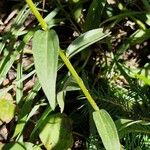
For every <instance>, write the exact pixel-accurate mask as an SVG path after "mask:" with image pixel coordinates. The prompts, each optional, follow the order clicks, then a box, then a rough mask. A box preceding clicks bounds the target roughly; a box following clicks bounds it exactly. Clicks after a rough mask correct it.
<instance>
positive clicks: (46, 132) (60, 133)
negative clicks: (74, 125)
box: [40, 114, 73, 150]
mask: <svg viewBox="0 0 150 150" xmlns="http://www.w3.org/2000/svg"><path fill="white" fill-rule="evenodd" d="M41 127H42V129H41V132H40V139H41V141H42V143H43V144H44V146H45V147H46V149H49V150H50V149H53V150H61V149H62V150H67V149H68V148H71V147H72V144H73V137H72V132H71V120H70V119H69V118H68V117H67V116H66V115H64V114H54V115H50V116H48V117H47V118H46V119H45V125H43V126H41Z"/></svg>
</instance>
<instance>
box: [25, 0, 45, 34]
mask: <svg viewBox="0 0 150 150" xmlns="http://www.w3.org/2000/svg"><path fill="white" fill-rule="evenodd" d="M26 3H27V4H28V6H29V7H30V9H31V11H32V12H33V14H34V15H35V17H36V18H37V20H38V21H39V23H40V24H41V27H42V28H43V30H45V31H47V30H48V26H47V24H46V22H45V21H44V19H43V18H42V16H41V15H40V13H39V12H38V10H37V8H36V6H35V5H34V3H33V2H32V0H26Z"/></svg>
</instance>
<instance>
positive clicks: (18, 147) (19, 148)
mask: <svg viewBox="0 0 150 150" xmlns="http://www.w3.org/2000/svg"><path fill="white" fill-rule="evenodd" d="M0 148H1V149H3V150H8V149H11V150H41V148H40V147H39V146H37V145H34V144H32V143H30V142H25V143H20V142H13V143H8V144H2V143H0Z"/></svg>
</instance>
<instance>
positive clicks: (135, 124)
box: [115, 119, 150, 139]
mask: <svg viewBox="0 0 150 150" xmlns="http://www.w3.org/2000/svg"><path fill="white" fill-rule="evenodd" d="M115 124H116V127H117V129H118V133H119V137H120V139H121V138H123V137H124V136H125V135H126V134H128V133H140V134H142V133H143V134H150V122H146V121H143V120H136V121H135V120H131V119H118V120H117V121H115Z"/></svg>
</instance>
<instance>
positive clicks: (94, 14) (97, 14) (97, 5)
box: [84, 0, 106, 31]
mask: <svg viewBox="0 0 150 150" xmlns="http://www.w3.org/2000/svg"><path fill="white" fill-rule="evenodd" d="M105 3H106V0H101V1H99V0H93V2H92V3H91V5H90V8H89V10H88V13H87V17H86V21H85V26H84V31H88V30H90V29H94V28H98V27H99V25H100V23H101V18H102V13H103V11H104V7H105ZM97 18H98V19H97Z"/></svg>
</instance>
